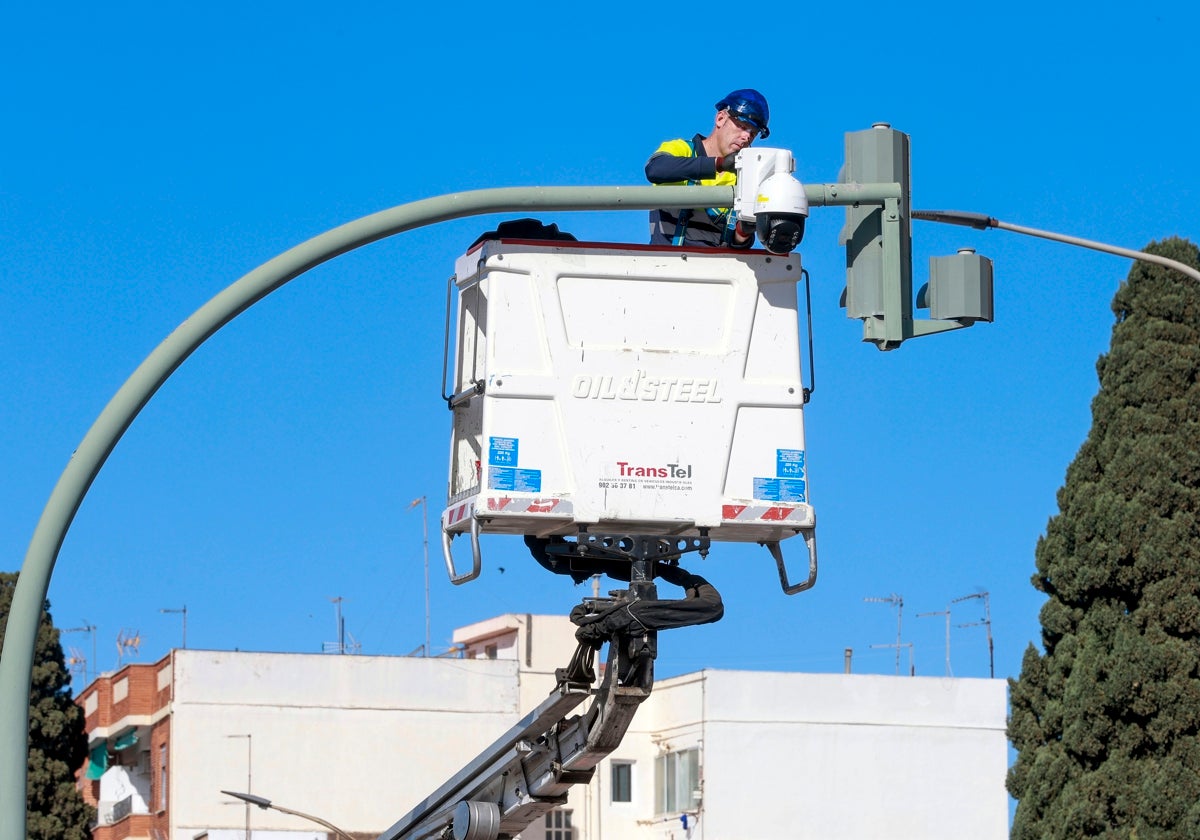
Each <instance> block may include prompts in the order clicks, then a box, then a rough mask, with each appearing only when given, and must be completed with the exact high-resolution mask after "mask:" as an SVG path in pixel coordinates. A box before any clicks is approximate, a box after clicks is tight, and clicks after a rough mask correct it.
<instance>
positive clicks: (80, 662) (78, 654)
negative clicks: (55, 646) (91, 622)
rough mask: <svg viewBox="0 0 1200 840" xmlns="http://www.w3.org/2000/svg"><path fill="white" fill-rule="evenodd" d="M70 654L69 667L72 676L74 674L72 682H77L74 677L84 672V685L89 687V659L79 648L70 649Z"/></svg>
mask: <svg viewBox="0 0 1200 840" xmlns="http://www.w3.org/2000/svg"><path fill="white" fill-rule="evenodd" d="M68 653H69V656H67V667H68V668H70V669H71V674H72V680H71V681H72V682H74V681H75V680H74V676H76V675H78V674H79V673H80V672H82V673H83V684H84V685H87V664H88V661H87V657H86V656H84V655H83V652H82V651H80V650H79V648H77V647H71V648H69V649H68Z"/></svg>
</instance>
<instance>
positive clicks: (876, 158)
mask: <svg viewBox="0 0 1200 840" xmlns="http://www.w3.org/2000/svg"><path fill="white" fill-rule="evenodd" d="M838 181H839V182H841V183H843V184H853V183H859V184H867V183H898V184H900V186H901V197H900V201H899V212H898V218H887V219H885V214H886V213H887V212H888V210H887V209H886V208H884V207H881V206H879V205H859V206H848V207H847V208H846V224H845V226H844V227H843V228H842V231H841V234H840V236H839V238H838V241H839V244H841V245H845V246H846V296H845V305H846V317H848V318H873V317H883V315H884V312H885V299H884V282H885V275H886V273H887V271H888V270H889V269H890V270H891V271H892V272H895V271H896V270H897V269H898V271H899V276H898V277H896V276H893V277H889V278H886V279H887V282H888V283H896V282H897V281H898V282H899V284H900V289H901V292H900V293H901V296H902V297H904V296H907V298H908V299H909V300H911V295H912V235H911V232H910V231H911V225H910V221H909V141H908V135H907V134H904V133H903V132H900V131H896V130H895V129H893V128H891V127H890V126H888V125H887V124H886V123H876V124H875V126H874V127H872V128H868V129H866V130H865V131H851V132H848V133H847V134H846V162H845V165H844V166H843V167H842V172H841V175H840V176H839V178H838ZM885 221H886V222H888V223H889V224H897V225H898V226H899V234H900V236H899V239H900V254H899V261H898V262H899V264H898V265H896V266H891V265H886V264H885V254H884V238H883V226H884V222H885Z"/></svg>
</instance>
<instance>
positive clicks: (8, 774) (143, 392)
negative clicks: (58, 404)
mask: <svg viewBox="0 0 1200 840" xmlns="http://www.w3.org/2000/svg"><path fill="white" fill-rule="evenodd" d="M732 204H733V187H507V188H501V189H490V190H475V191H472V192H465V193H454V194H450V195H444V196H439V197H436V198H427V199H422V200H420V201H414V202H411V203H409V204H402V205H399V206H398V207H393V208H391V209H389V210H382V211H380V212H378V213H374V214H372V215H369V216H364V217H363V218H361V219H357V220H355V221H352V222H348V223H347V224H344V225H342V226H340V227H337V228H334V229H333V230H330V231H326V232H325V233H322V234H320V235H319V236H315V237H313V238H312V239H309V240H308V241H307V242H303V243H301V244H299V245H297V246H296V247H294V248H291V249H290V250H288V251H285V252H283V253H282V254H280V255H279V256H277V257H275V258H274V259H272V260H270V261H269V262H266V263H264V264H263V265H261V266H259V267H258V268H256V269H254V270H253V271H251V272H250V273H249V274H247V275H245V276H244V277H242V278H241V279H240V280H238V281H236V282H235V283H233V284H232V285H231V286H229V287H228V288H226V289H225V290H224V291H222V292H220V293H218V294H217V295H216V296H215V297H213V298H212V300H210V301H209V302H208V303H206V304H204V305H203V306H202V307H200V309H198V310H196V312H195V313H193V314H192V315H191V316H190V317H189V318H188V319H187V320H185V321H184V322H183V323H182V324H180V325H179V326H178V327H176V329H175V331H174V332H172V333H171V334H170V335H169V336H167V338H166V339H164V340H163V342H162V343H161V344H159V345H158V347H156V348H155V349H154V351H153V352H151V354H150V355H149V356H147V357H146V360H145V361H143V362H142V363H141V364H140V365H139V366H138V368H137V370H135V371H134V372H133V374H132V375H131V376H130V377H129V379H127V380H126V381H125V384H124V385H122V386H121V388H120V390H118V391H117V393H116V394H115V395H114V396H113V398H112V399H111V400H110V401H109V403H108V405H106V406H105V407H104V410H103V411H102V412H100V416H99V417H98V418H96V421H95V423H93V424H92V427H91V428H90V429H89V430H88V432H87V434H86V435H84V438H83V441H82V442H81V443H80V444H79V447H78V448H77V449H76V450H75V453H74V455H72V456H71V460H70V461H68V462H67V467H66V469H64V470H63V473H62V475H61V476H60V477H59V479H58V483H57V484H55V486H54V490H53V491H52V492H51V493H50V499H49V501H47V503H46V507H45V508H44V509H43V511H42V515H41V518H40V519H39V520H38V524H37V527H36V528H35V529H34V532H33V539H32V540H31V541H30V544H29V549H28V550H27V551H26V553H25V563H24V565H22V567H21V574H20V577H18V579H17V585H16V588H15V590H14V592H13V597H12V604H11V606H10V609H9V614H8V625H7V628H6V630H5V636H4V650H3V655H2V656H0V840H24V837H25V785H26V774H27V768H26V754H27V751H28V734H29V687H30V681H31V679H32V675H33V655H34V647H35V644H36V641H37V631H38V625H39V623H40V621H41V614H42V603H43V602H44V601H45V599H46V593H47V591H48V590H49V587H50V575H51V574H52V573H53V571H54V562H55V560H56V559H57V558H58V552H59V550H60V549H61V548H62V543H63V540H64V539H65V538H66V535H67V529H68V528H70V526H71V521H72V520H73V519H74V518H75V513H76V512H77V511H78V510H79V506H80V504H82V502H83V497H84V496H85V495H86V494H87V491H88V488H90V487H91V485H92V482H93V481H94V480H95V478H96V475H97V474H98V473H99V472H100V468H101V467H102V466H103V465H104V462H105V461H106V460H107V459H108V456H109V455H110V454H111V453H112V450H113V449H114V447H116V445H117V441H119V440H120V439H121V436H122V435H123V434H124V433H125V430H126V429H128V428H129V426H130V424H132V423H133V421H134V418H136V417H137V415H138V413H139V412H140V411H141V410H142V409H143V408H144V407H145V405H146V403H148V402H149V401H150V398H151V397H153V396H154V394H155V393H156V392H157V391H158V389H159V388H160V387H161V386H162V384H163V383H164V382H166V380H167V378H168V377H170V375H171V374H172V373H174V372H175V370H176V369H178V367H179V366H180V365H181V364H183V362H184V361H185V360H186V359H187V358H188V356H190V355H191V354H192V352H193V351H195V350H196V348H198V347H199V346H200V345H201V344H203V343H204V342H205V341H207V340H208V339H209V338H211V337H212V336H213V335H214V334H215V333H216V332H217V331H218V330H220V329H221V328H222V327H223V326H225V325H226V324H228V323H229V322H230V321H232V320H233V319H234V318H236V317H237V316H238V315H240V314H241V313H242V312H244V311H246V310H247V309H249V308H250V307H251V306H253V305H254V304H255V303H257V302H258V301H260V300H262V299H263V298H264V297H266V296H267V295H268V294H270V293H271V292H273V291H275V290H276V289H278V288H279V287H281V286H283V285H284V284H286V283H287V282H289V281H290V280H293V279H295V278H296V277H299V276H300V275H301V274H303V273H304V272H306V271H308V270H309V269H311V268H315V267H316V266H318V265H320V264H321V263H324V262H327V261H329V260H331V259H333V258H334V257H337V256H340V255H342V254H345V253H346V252H348V251H352V250H354V249H355V248H361V247H362V246H364V245H369V244H370V243H372V242H377V241H379V240H380V239H384V238H386V237H388V236H392V235H394V234H397V233H403V232H404V231H407V230H412V229H414V228H418V227H423V226H425V225H431V224H435V223H437V222H444V221H448V220H450V219H458V218H464V217H467V216H479V215H484V214H488V213H506V212H528V211H531V210H648V209H653V208H655V207H729V206H732Z"/></svg>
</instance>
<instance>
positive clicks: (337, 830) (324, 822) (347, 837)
mask: <svg viewBox="0 0 1200 840" xmlns="http://www.w3.org/2000/svg"><path fill="white" fill-rule="evenodd" d="M267 807H268V808H270V809H271V810H272V811H278V812H279V813H281V814H291V815H292V816H294V817H300V818H301V819H304V820H309V821H310V822H315V823H316V824H317V825H323V826H325V827H326V828H328V829H329V830H330V831H332V832H333V833H334V834H336V835H337V836H338V837H341V838H342V840H354V838H353V837H351V836H350V835H349V834H347V833H346V832H344V831H342V830H341V829H340V828H338V827H337V826H336V825H334V824H333V823H331V822H329V821H328V820H323V819H321V818H320V817H314V816H313V815H312V814H306V813H304V812H303V811H293V810H292V809H291V808H284V807H283V806H282V805H275V804H271V805H268V806H267Z"/></svg>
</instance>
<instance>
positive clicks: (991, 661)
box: [950, 590, 996, 679]
mask: <svg viewBox="0 0 1200 840" xmlns="http://www.w3.org/2000/svg"><path fill="white" fill-rule="evenodd" d="M971 598H982V599H983V620H982V621H972V622H970V623H968V624H960V625H958V626H959V627H979V626H981V625H982V626H983V627H984V628H985V629H986V630H987V645H988V675H989V676H990V677H991V678H992V679H995V678H996V652H995V647H994V645H993V644H992V608H991V604H990V603H989V602H988V593H987V591H986V590H985V591H983V592H975V593H972V594H970V595H964V596H962V597H961V598H955V599H954V600H953V601H951V602H950V603H951V604H957V603H958V602H959V601H966V600H969V599H971Z"/></svg>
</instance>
